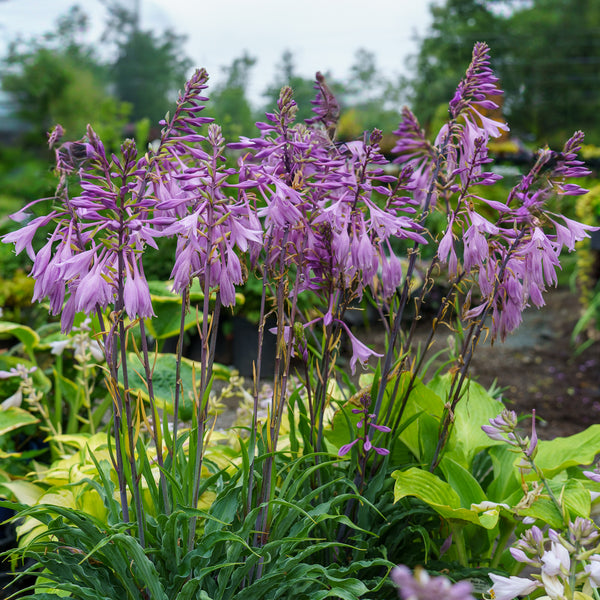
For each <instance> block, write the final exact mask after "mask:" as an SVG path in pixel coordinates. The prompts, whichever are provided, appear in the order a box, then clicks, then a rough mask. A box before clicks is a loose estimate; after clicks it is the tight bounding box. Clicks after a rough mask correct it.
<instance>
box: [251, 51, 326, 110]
mask: <svg viewBox="0 0 600 600" xmlns="http://www.w3.org/2000/svg"><path fill="white" fill-rule="evenodd" d="M285 85H289V86H290V87H291V88H292V90H293V91H294V100H295V101H296V104H297V105H298V113H297V116H296V119H297V120H298V121H304V120H305V119H308V118H310V117H312V116H313V112H312V108H313V105H312V104H311V101H312V100H314V99H315V96H316V91H315V89H314V85H315V82H314V78H313V79H307V78H305V77H302V76H300V75H298V73H297V72H296V64H295V61H294V54H293V53H292V51H291V50H284V52H283V54H282V55H281V59H280V61H279V63H278V64H277V66H276V72H275V78H274V80H273V83H272V84H271V85H270V86H269V87H268V88H267V89H266V90H265V92H264V93H263V96H264V97H265V98H267V99H268V100H267V103H266V106H265V111H269V112H270V111H272V110H273V107H274V106H275V103H276V102H277V98H279V92H280V90H281V88H282V87H283V86H285Z"/></svg>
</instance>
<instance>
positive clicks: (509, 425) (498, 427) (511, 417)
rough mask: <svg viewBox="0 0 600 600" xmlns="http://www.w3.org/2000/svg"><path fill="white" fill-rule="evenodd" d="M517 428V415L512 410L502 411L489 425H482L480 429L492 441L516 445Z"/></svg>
mask: <svg viewBox="0 0 600 600" xmlns="http://www.w3.org/2000/svg"><path fill="white" fill-rule="evenodd" d="M516 426H517V413H516V412H515V411H514V410H507V409H504V410H503V411H502V412H501V413H500V414H499V415H498V416H496V417H494V418H493V419H490V424H489V425H482V426H481V429H482V430H483V431H484V433H486V434H487V435H488V437H489V438H491V439H492V440H497V441H501V442H508V443H509V444H511V445H514V444H516V441H517V439H516V436H515V433H514V431H515V428H516Z"/></svg>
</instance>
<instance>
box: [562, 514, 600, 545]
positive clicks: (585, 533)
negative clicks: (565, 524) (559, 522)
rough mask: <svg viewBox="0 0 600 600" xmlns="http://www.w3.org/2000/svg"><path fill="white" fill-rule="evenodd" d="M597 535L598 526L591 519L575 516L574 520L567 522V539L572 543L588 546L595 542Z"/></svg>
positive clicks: (599, 534)
mask: <svg viewBox="0 0 600 600" xmlns="http://www.w3.org/2000/svg"><path fill="white" fill-rule="evenodd" d="M599 537H600V532H599V531H598V527H597V525H596V524H595V523H594V521H592V520H591V519H585V518H583V517H576V518H575V521H570V522H569V541H570V542H571V543H572V544H579V545H584V546H589V545H591V544H596V543H597V542H598V538H599Z"/></svg>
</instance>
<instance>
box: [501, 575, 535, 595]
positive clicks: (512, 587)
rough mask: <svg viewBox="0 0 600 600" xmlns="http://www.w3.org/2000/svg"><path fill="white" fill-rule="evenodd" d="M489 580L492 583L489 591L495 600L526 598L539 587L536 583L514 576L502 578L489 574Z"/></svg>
mask: <svg viewBox="0 0 600 600" xmlns="http://www.w3.org/2000/svg"><path fill="white" fill-rule="evenodd" d="M490 579H491V580H492V581H493V582H494V585H493V586H492V589H491V591H492V592H493V598H495V600H513V599H514V598H516V597H517V596H527V595H528V594H531V592H533V591H534V590H535V589H536V588H537V587H538V586H539V583H538V582H537V581H533V580H531V579H526V578H525V577H515V576H514V575H512V576H510V577H503V576H502V575H496V574H495V573H490Z"/></svg>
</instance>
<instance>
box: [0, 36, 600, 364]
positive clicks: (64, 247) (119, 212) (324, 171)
mask: <svg viewBox="0 0 600 600" xmlns="http://www.w3.org/2000/svg"><path fill="white" fill-rule="evenodd" d="M207 80H208V76H207V74H206V72H205V71H204V70H199V71H197V72H196V73H195V74H194V76H193V77H192V78H191V79H190V81H189V82H188V83H187V84H186V87H185V90H184V91H183V93H182V94H181V95H180V98H179V101H178V103H177V107H176V110H175V111H174V113H173V116H172V117H170V118H169V117H168V118H167V119H166V120H165V121H163V122H162V124H163V125H164V128H163V130H162V135H161V139H160V143H159V144H158V146H157V148H155V149H154V150H152V149H151V150H150V151H149V152H148V153H146V154H143V155H140V154H139V152H138V150H137V148H136V146H135V143H134V142H133V141H132V140H127V141H126V142H125V143H124V144H123V145H122V147H121V152H120V156H117V155H116V154H110V155H109V154H108V153H107V152H106V150H105V148H104V146H103V144H102V142H101V140H100V139H99V138H98V136H97V135H96V133H95V132H94V130H93V129H92V128H91V127H88V130H87V135H86V137H85V138H84V139H83V140H82V141H80V142H66V143H63V144H62V145H58V144H59V140H60V137H61V134H62V130H61V128H60V127H57V128H56V129H55V130H54V131H53V132H52V134H51V135H50V144H51V146H53V147H56V165H57V166H56V169H57V173H58V175H59V178H60V182H59V186H58V190H57V195H56V198H55V206H54V208H53V209H52V210H51V212H49V213H48V214H46V215H43V216H37V217H35V218H33V219H31V220H29V221H27V222H26V224H25V225H24V226H23V227H21V229H19V230H17V231H15V232H13V233H9V234H8V235H5V236H4V237H3V238H2V241H3V242H5V243H14V244H15V249H16V252H17V253H19V252H21V251H23V250H26V251H27V253H28V254H29V256H30V257H31V259H32V260H33V269H32V271H31V276H32V277H33V278H34V279H35V291H34V300H37V301H42V300H44V299H48V301H49V305H50V312H51V313H52V314H61V315H62V329H63V331H69V330H70V329H71V328H72V326H73V319H74V316H75V314H76V313H78V312H83V313H86V314H90V313H92V312H96V313H101V312H103V311H106V310H107V309H109V308H110V309H112V310H114V311H115V314H117V315H124V314H126V315H127V317H128V318H129V319H130V320H135V319H138V318H139V319H144V318H149V317H152V316H153V308H152V303H151V298H150V292H149V287H148V283H147V281H146V277H145V275H144V265H143V258H144V249H145V248H146V247H148V246H150V247H156V246H157V243H158V242H159V240H160V239H161V238H164V237H173V236H175V237H176V238H177V252H176V257H175V261H174V265H173V269H172V272H171V279H172V281H173V289H174V290H175V291H176V292H179V293H183V292H184V291H185V289H186V288H187V286H189V285H190V283H191V282H192V280H194V279H196V278H197V279H198V280H199V281H200V284H201V286H202V288H203V289H204V290H205V292H207V293H210V292H217V293H218V297H219V300H220V302H221V303H222V304H223V305H225V306H232V305H234V304H235V301H236V297H235V288H236V286H239V285H241V284H243V283H244V281H245V279H246V277H247V275H248V272H249V269H252V268H257V265H258V266H259V268H260V269H261V273H263V274H264V273H269V272H275V271H276V270H277V269H280V268H282V267H283V268H287V269H293V270H294V272H295V281H296V289H295V290H294V293H295V294H300V293H302V292H303V291H304V290H311V291H312V292H314V293H316V294H317V295H318V296H319V297H320V299H321V300H322V301H323V303H324V306H325V307H326V308H325V309H324V310H323V311H322V313H321V314H320V316H319V317H318V318H317V319H314V320H313V321H311V322H310V324H314V323H315V322H317V321H320V322H322V324H323V325H324V326H328V325H330V324H331V323H333V322H335V323H338V324H340V327H342V328H343V325H341V323H342V321H341V319H342V313H343V310H345V308H347V306H348V305H349V303H350V302H351V301H352V300H354V299H357V298H358V299H360V298H361V297H362V295H363V293H364V291H365V290H366V289H369V290H370V292H371V293H372V294H373V295H374V296H375V297H377V298H378V299H379V300H380V301H381V302H387V301H390V299H391V298H393V296H394V294H396V291H397V289H398V287H399V286H400V285H401V284H402V282H403V276H404V275H405V274H403V271H402V263H401V257H400V256H399V254H398V251H397V247H398V246H397V243H396V241H397V240H409V241H410V242H411V243H413V244H414V245H415V247H416V248H418V247H419V246H421V245H424V244H426V243H427V241H428V235H429V234H428V233H427V231H426V229H425V220H426V217H427V215H428V214H429V212H430V211H431V210H433V209H434V208H436V209H439V210H442V211H444V212H445V213H446V216H447V228H446V230H445V232H444V233H443V235H441V237H440V238H439V241H438V245H437V250H436V258H435V260H437V261H439V262H440V263H442V264H444V265H447V268H448V271H449V273H450V275H451V276H454V277H456V279H455V281H458V280H463V281H467V280H469V278H470V279H472V280H473V281H475V282H476V284H477V286H478V288H479V290H480V292H481V295H480V300H479V303H478V304H477V305H476V306H474V307H470V306H469V304H468V302H469V301H470V298H471V296H469V300H468V302H467V304H466V307H465V312H464V316H465V317H466V318H467V319H483V318H484V317H486V316H488V315H490V316H491V317H492V326H491V334H492V336H493V337H496V336H500V337H501V338H503V337H504V336H505V335H506V334H507V333H508V332H510V331H512V330H513V329H515V328H516V327H517V326H518V325H519V323H520V320H521V313H522V311H523V309H524V308H525V307H526V306H527V305H528V304H529V303H530V302H531V303H533V304H534V305H536V306H541V305H542V304H543V303H544V300H543V297H542V292H543V291H545V289H546V286H547V285H551V284H555V283H556V269H557V268H558V267H559V266H560V264H559V255H560V252H561V250H562V249H563V248H567V249H568V250H572V249H573V248H574V244H575V242H577V241H579V240H581V239H583V238H584V237H586V235H587V231H588V230H589V229H591V228H590V227H587V226H584V225H582V224H580V223H577V222H575V221H573V220H570V219H568V218H566V217H564V216H563V215H560V214H555V213H552V212H550V211H549V208H548V206H549V205H548V200H549V199H550V198H551V197H552V196H555V195H556V194H559V195H561V196H571V195H578V194H582V193H585V190H583V189H581V188H580V187H579V186H578V185H577V184H575V183H570V182H568V180H569V179H570V178H573V177H581V176H583V175H585V174H586V173H587V170H586V169H585V167H584V165H583V164H582V163H581V161H579V160H578V159H577V151H578V149H579V147H580V145H581V142H582V139H583V135H582V134H581V133H580V132H577V133H576V134H575V135H574V136H573V137H572V138H571V139H570V140H569V141H568V142H567V144H566V145H565V147H564V149H563V151H562V152H552V151H550V150H544V151H542V152H541V153H540V154H539V156H538V159H537V162H536V164H535V165H534V167H533V169H532V170H531V172H530V173H529V174H528V175H527V176H525V177H524V178H523V179H522V180H521V182H520V183H519V184H518V185H517V186H516V187H515V188H514V189H513V190H512V191H511V192H510V194H509V195H508V197H507V198H506V200H505V201H492V200H488V199H486V198H484V197H481V196H479V195H476V194H475V193H474V192H473V186H474V185H483V186H489V185H492V184H494V183H495V182H496V181H497V180H498V179H499V176H498V175H496V174H494V173H492V172H490V171H486V170H485V168H486V166H487V165H488V164H489V163H490V162H491V159H490V157H489V155H488V150H487V143H488V141H489V139H490V137H496V136H498V135H500V133H501V132H502V131H505V130H507V126H506V124H504V123H503V122H501V121H499V120H497V119H494V118H492V117H490V116H486V114H484V113H485V111H489V110H491V109H494V108H496V107H497V106H496V104H495V103H494V102H493V100H492V99H491V98H492V97H494V96H497V95H499V94H501V91H500V90H499V89H498V88H497V86H496V83H497V80H496V78H495V77H494V76H493V74H492V72H491V70H490V67H489V50H488V48H487V46H486V45H485V44H477V45H476V46H475V48H474V50H473V60H472V63H471V65H470V66H469V68H468V69H467V72H466V75H465V78H464V79H463V81H461V83H460V84H459V86H458V88H457V90H456V93H455V95H454V97H453V98H452V100H451V102H450V106H449V115H450V120H449V122H448V123H447V124H446V125H444V127H443V128H442V129H441V131H440V132H439V134H438V136H437V138H436V140H435V142H434V143H430V142H429V141H428V140H427V139H426V137H425V135H424V133H423V131H422V130H421V129H420V127H419V124H418V122H417V120H416V118H415V117H414V115H413V114H412V113H411V112H410V111H409V110H408V109H405V110H404V114H403V120H402V122H401V124H400V125H399V127H398V129H397V131H396V132H395V133H396V135H397V136H398V141H397V144H396V146H395V148H394V152H395V154H396V155H397V157H396V159H395V161H394V162H395V163H397V164H398V165H399V172H398V173H393V172H392V170H390V167H391V165H390V163H389V161H388V160H387V159H386V158H385V157H384V156H383V154H382V152H381V149H380V146H379V143H380V141H381V138H382V134H381V132H380V131H378V130H374V131H373V132H371V133H365V135H364V138H363V139H362V140H360V141H353V142H348V143H345V144H341V145H340V144H338V143H336V142H335V141H334V131H335V123H336V119H337V116H339V107H338V106H337V103H336V101H335V98H334V97H333V95H332V94H331V92H330V90H329V89H328V88H327V86H326V84H325V81H324V78H323V77H322V76H321V75H318V77H317V84H316V89H317V91H318V94H317V98H316V100H315V102H314V104H315V117H314V118H313V119H310V120H309V121H307V122H306V123H297V122H296V120H295V115H296V109H297V107H296V103H295V102H294V100H293V97H292V91H291V89H290V88H287V87H286V88H283V90H282V91H281V95H280V98H279V101H278V103H277V109H276V111H275V112H273V113H268V114H267V115H266V120H265V122H262V123H257V127H258V130H259V132H260V134H259V136H258V137H255V138H252V139H249V138H242V139H240V141H238V142H236V143H231V144H229V145H228V146H229V148H230V149H231V150H234V151H238V152H241V156H240V158H239V160H238V163H237V167H235V168H231V167H227V166H226V160H225V150H226V144H225V140H224V139H223V136H222V134H221V129H220V127H219V126H218V125H217V124H215V123H213V122H211V121H212V119H210V118H208V117H203V116H202V110H203V109H204V106H205V102H206V101H207V98H206V97H205V96H204V90H205V89H206V87H207ZM201 131H205V133H201ZM74 175H75V176H77V178H78V180H79V186H80V192H79V193H78V195H75V196H72V195H71V194H70V191H69V185H70V182H71V180H72V178H73V176H74ZM34 204H35V203H32V204H31V205H28V206H27V207H25V208H24V209H23V210H22V211H19V213H17V214H16V215H13V218H14V219H15V220H17V221H19V220H21V221H26V220H27V219H30V212H29V211H30V210H31V209H32V208H33V205H34ZM490 214H493V215H495V217H492V216H490ZM51 222H53V223H54V224H55V227H54V230H53V231H52V232H51V233H50V234H49V236H48V238H47V240H46V242H45V243H44V245H43V246H42V247H41V248H39V249H37V250H35V249H34V245H33V240H34V236H35V234H36V232H37V231H38V230H39V229H40V227H45V226H47V225H49V224H50V223H51ZM290 326H291V324H290ZM305 326H308V324H305ZM290 330H291V327H290ZM347 333H348V335H349V336H350V340H351V342H352V347H353V351H354V356H353V361H352V366H353V367H354V365H355V363H356V362H357V361H360V362H365V361H366V360H367V359H368V358H369V356H370V355H371V354H372V352H371V351H370V350H369V349H368V348H366V346H364V345H363V344H361V343H360V342H359V341H358V340H356V339H355V338H354V337H353V336H352V334H351V333H350V331H349V330H348V331H347Z"/></svg>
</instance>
